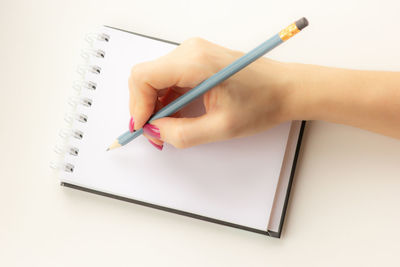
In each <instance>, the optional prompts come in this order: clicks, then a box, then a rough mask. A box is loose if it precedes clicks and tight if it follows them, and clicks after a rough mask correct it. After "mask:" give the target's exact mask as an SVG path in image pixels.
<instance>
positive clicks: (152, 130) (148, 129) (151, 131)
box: [143, 123, 161, 139]
mask: <svg viewBox="0 0 400 267" xmlns="http://www.w3.org/2000/svg"><path fill="white" fill-rule="evenodd" d="M143 131H144V132H145V133H146V134H148V135H149V136H151V137H154V138H157V139H160V138H161V136H160V129H158V128H157V127H156V126H154V125H153V124H149V123H148V124H146V125H145V126H144V127H143Z"/></svg>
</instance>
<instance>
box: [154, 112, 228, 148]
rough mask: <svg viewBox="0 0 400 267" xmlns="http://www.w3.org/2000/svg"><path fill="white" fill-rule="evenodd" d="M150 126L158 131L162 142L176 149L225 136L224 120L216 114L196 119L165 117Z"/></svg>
mask: <svg viewBox="0 0 400 267" xmlns="http://www.w3.org/2000/svg"><path fill="white" fill-rule="evenodd" d="M151 124H152V125H154V126H156V127H157V128H158V129H159V130H160V136H161V140H162V141H164V142H167V143H169V144H171V145H173V146H174V147H176V148H187V147H191V146H195V145H200V144H205V143H210V142H215V141H218V140H221V139H224V138H225V136H226V131H225V129H226V128H225V127H224V125H225V124H224V120H223V119H222V116H219V115H218V114H217V113H213V114H204V115H202V116H200V117H196V118H172V117H165V118H161V119H158V120H155V121H153V122H151Z"/></svg>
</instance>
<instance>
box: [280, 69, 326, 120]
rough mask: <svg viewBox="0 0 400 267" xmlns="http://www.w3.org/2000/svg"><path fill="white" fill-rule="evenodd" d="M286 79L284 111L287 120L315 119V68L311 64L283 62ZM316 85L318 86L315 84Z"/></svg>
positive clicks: (316, 99)
mask: <svg viewBox="0 0 400 267" xmlns="http://www.w3.org/2000/svg"><path fill="white" fill-rule="evenodd" d="M284 64H285V66H284V68H285V69H284V72H283V73H284V75H285V80H286V82H285V83H286V86H285V88H286V89H285V90H286V100H285V104H284V105H285V110H286V111H285V112H286V117H287V120H313V119H316V116H317V114H316V112H315V111H317V110H319V108H318V105H319V104H318V103H319V101H318V95H317V94H316V92H315V88H316V86H315V84H316V81H315V80H313V79H314V77H315V75H318V73H316V70H315V68H314V66H313V65H306V64H299V63H284ZM317 87H318V86H317Z"/></svg>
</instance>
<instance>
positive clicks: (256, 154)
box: [60, 28, 298, 231]
mask: <svg viewBox="0 0 400 267" xmlns="http://www.w3.org/2000/svg"><path fill="white" fill-rule="evenodd" d="M99 33H106V34H108V35H109V36H110V41H109V42H102V41H100V42H98V41H97V42H95V43H94V44H93V48H94V49H102V50H103V51H105V58H104V59H98V58H97V57H91V58H90V61H89V62H88V63H87V64H88V65H89V66H92V65H98V66H100V67H101V73H100V74H90V73H88V74H87V75H86V77H85V78H86V81H92V82H96V84H97V88H96V90H95V91H93V90H87V89H83V90H82V97H85V98H86V97H87V98H90V99H92V100H93V104H92V105H91V107H90V108H88V107H84V106H82V105H79V106H78V110H77V112H78V113H79V114H87V115H88V122H87V123H81V122H79V121H75V123H74V125H73V126H72V128H73V129H79V130H81V131H82V132H84V135H83V136H84V137H83V139H82V140H78V139H76V138H70V145H73V146H74V147H77V148H79V155H78V156H73V155H69V154H67V156H66V158H65V162H68V163H71V164H73V165H74V166H75V168H74V171H73V172H72V173H68V172H64V171H63V172H61V175H60V176H61V179H62V181H65V182H68V183H72V184H76V185H80V186H83V187H87V188H90V189H95V190H97V191H102V192H107V193H110V194H113V195H118V196H123V197H127V198H131V199H135V200H139V201H143V202H147V203H151V204H155V205H159V206H164V207H168V208H172V209H176V210H181V211H185V212H190V213H194V214H197V215H202V216H206V217H210V218H213V219H217V220H222V221H225V222H230V223H234V224H238V225H243V226H246V227H250V228H255V229H258V230H261V231H267V228H268V222H269V218H270V214H271V210H272V206H273V202H274V198H275V192H276V188H277V184H278V180H279V177H280V171H281V167H282V162H283V158H284V155H285V149H286V143H287V140H288V135H289V130H290V126H291V123H290V122H287V123H284V124H281V125H279V126H277V127H275V128H274V129H271V130H270V131H266V132H263V133H260V134H257V135H255V136H251V137H247V138H242V139H234V140H229V141H225V142H219V143H214V144H205V145H201V146H197V147H192V148H189V149H185V150H181V149H175V148H174V147H172V146H170V145H165V149H164V150H163V152H162V153H160V152H159V151H157V150H155V149H154V148H153V147H152V146H151V145H149V143H148V142H147V140H146V139H145V138H140V137H139V138H137V139H136V140H135V142H133V143H132V144H129V145H127V146H124V147H122V148H120V149H117V150H113V151H110V152H106V151H105V149H106V148H107V146H108V145H109V144H110V143H111V142H112V140H114V139H115V138H116V137H118V136H119V135H120V134H121V133H123V132H125V131H126V130H127V121H129V117H130V116H129V112H128V111H127V105H126V100H127V99H128V97H129V90H128V85H127V79H128V78H127V77H129V73H130V70H131V68H132V66H133V65H134V64H138V63H140V62H143V61H149V60H153V59H155V58H158V57H160V56H163V55H165V54H167V53H168V52H169V51H171V50H172V49H174V48H175V47H176V46H175V45H171V44H168V43H165V42H160V41H156V40H152V39H149V38H144V37H140V36H137V35H133V34H129V33H126V32H122V31H118V30H114V29H110V28H102V29H99ZM197 102H198V104H199V105H198V106H196V105H192V108H193V109H195V108H197V110H198V111H203V109H204V108H203V106H202V105H201V102H199V101H197ZM203 112H204V111H203ZM193 113H194V112H192V114H193ZM198 113H200V114H201V113H202V112H198ZM297 128H298V127H297ZM297 136H298V135H297ZM295 139H296V140H297V138H296V137H295ZM291 154H292V155H293V154H294V152H292V153H291ZM287 176H289V175H287ZM282 179H284V178H282ZM286 184H287V182H286ZM282 194H283V195H284V196H285V195H286V191H284V192H282ZM279 210H280V211H281V210H282V209H279ZM278 214H280V212H278ZM276 221H277V222H276V223H275V225H276V224H279V222H280V216H279V218H277V219H276ZM269 229H270V230H275V231H277V230H278V228H277V227H275V228H269Z"/></svg>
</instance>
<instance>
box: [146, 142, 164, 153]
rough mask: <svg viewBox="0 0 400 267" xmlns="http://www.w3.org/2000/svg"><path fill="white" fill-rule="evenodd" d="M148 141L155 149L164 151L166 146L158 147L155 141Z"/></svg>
mask: <svg viewBox="0 0 400 267" xmlns="http://www.w3.org/2000/svg"><path fill="white" fill-rule="evenodd" d="M147 140H149V142H150V144H152V145H153V146H154V147H155V148H157V149H158V150H160V151H161V150H162V149H163V147H164V145H157V144H156V143H154V142H153V141H151V140H150V139H147Z"/></svg>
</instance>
